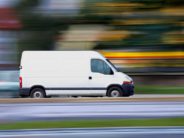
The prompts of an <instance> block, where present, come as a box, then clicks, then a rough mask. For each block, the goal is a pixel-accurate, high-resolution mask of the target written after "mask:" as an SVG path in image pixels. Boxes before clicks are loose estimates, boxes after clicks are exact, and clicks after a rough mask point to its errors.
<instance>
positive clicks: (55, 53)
mask: <svg viewBox="0 0 184 138" xmlns="http://www.w3.org/2000/svg"><path fill="white" fill-rule="evenodd" d="M60 55H62V56H63V57H76V58H77V57H83V58H86V57H93V58H104V57H103V56H102V55H101V54H100V53H98V52H96V51H24V52H23V53H22V56H28V57H29V56H31V57H32V56H33V57H35V56H36V57H39V56H46V57H47V56H60Z"/></svg>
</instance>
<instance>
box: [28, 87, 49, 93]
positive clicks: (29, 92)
mask: <svg viewBox="0 0 184 138" xmlns="http://www.w3.org/2000/svg"><path fill="white" fill-rule="evenodd" d="M35 88H41V89H43V90H44V92H45V87H43V86H42V85H34V86H32V87H31V88H30V90H29V95H31V91H32V90H33V89H35ZM45 94H46V92H45Z"/></svg>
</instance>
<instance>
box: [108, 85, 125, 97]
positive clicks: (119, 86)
mask: <svg viewBox="0 0 184 138" xmlns="http://www.w3.org/2000/svg"><path fill="white" fill-rule="evenodd" d="M112 87H118V88H120V89H121V90H122V92H123V88H122V86H121V85H120V84H111V85H109V86H108V87H107V91H106V96H108V91H109V89H110V88H112Z"/></svg>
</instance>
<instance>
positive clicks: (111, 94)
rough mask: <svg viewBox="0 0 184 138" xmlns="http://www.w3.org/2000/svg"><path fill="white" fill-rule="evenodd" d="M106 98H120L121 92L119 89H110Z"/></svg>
mask: <svg viewBox="0 0 184 138" xmlns="http://www.w3.org/2000/svg"><path fill="white" fill-rule="evenodd" d="M107 96H109V97H121V96H123V94H122V90H121V88H119V87H111V88H109V90H108V91H107Z"/></svg>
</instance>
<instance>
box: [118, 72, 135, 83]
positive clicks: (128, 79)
mask: <svg viewBox="0 0 184 138" xmlns="http://www.w3.org/2000/svg"><path fill="white" fill-rule="evenodd" d="M118 75H119V76H121V77H123V78H125V79H126V80H127V81H133V79H132V78H131V77H130V76H128V75H127V74H125V73H122V72H118Z"/></svg>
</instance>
